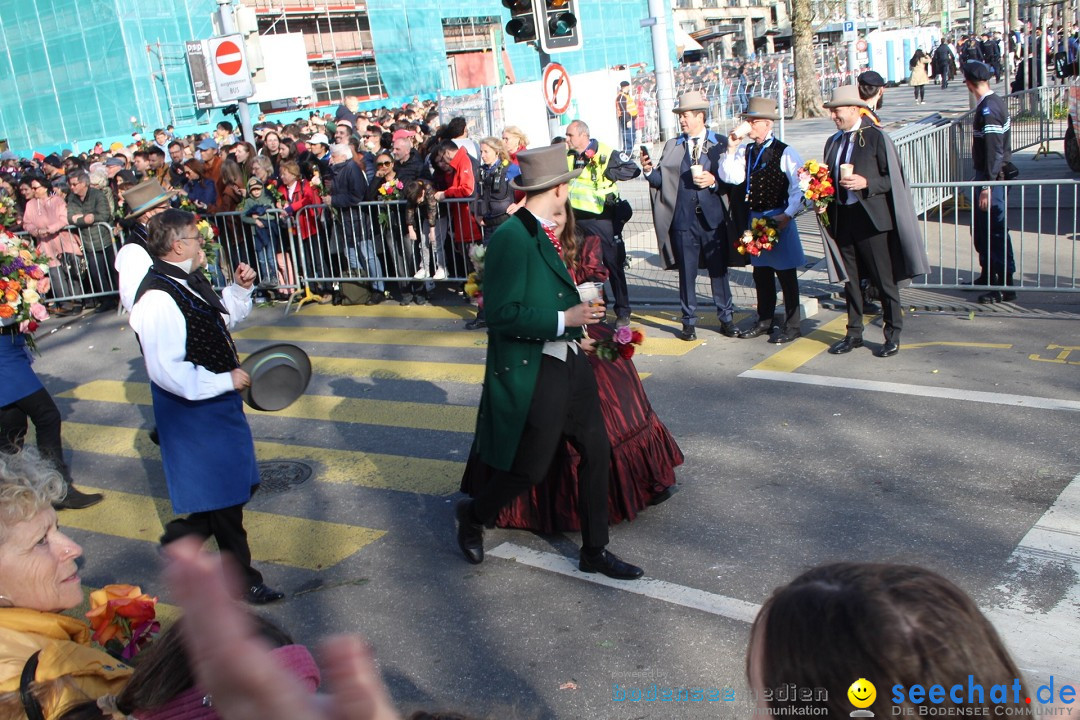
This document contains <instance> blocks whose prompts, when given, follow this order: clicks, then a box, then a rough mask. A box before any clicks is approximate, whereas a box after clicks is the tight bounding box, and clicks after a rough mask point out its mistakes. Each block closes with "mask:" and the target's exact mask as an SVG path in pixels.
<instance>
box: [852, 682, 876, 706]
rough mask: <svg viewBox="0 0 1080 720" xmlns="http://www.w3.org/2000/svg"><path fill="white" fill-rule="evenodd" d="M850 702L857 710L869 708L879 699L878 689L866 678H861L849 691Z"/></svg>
mask: <svg viewBox="0 0 1080 720" xmlns="http://www.w3.org/2000/svg"><path fill="white" fill-rule="evenodd" d="M847 696H848V700H849V701H850V702H851V704H852V705H854V706H855V707H857V708H868V707H870V706H871V705H873V704H874V700H876V699H877V688H875V687H874V683H872V682H870V681H869V680H867V679H866V678H859V679H858V680H856V681H855V682H853V683H851V687H849V688H848V691H847Z"/></svg>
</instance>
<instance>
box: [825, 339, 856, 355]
mask: <svg viewBox="0 0 1080 720" xmlns="http://www.w3.org/2000/svg"><path fill="white" fill-rule="evenodd" d="M861 347H862V338H861V337H851V336H847V337H845V338H844V339H843V340H841V341H840V342H837V343H833V345H832V347H830V348H829V354H830V355H843V354H844V353H849V352H851V351H852V350H854V349H855V348H861Z"/></svg>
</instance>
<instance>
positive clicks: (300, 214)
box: [278, 180, 322, 240]
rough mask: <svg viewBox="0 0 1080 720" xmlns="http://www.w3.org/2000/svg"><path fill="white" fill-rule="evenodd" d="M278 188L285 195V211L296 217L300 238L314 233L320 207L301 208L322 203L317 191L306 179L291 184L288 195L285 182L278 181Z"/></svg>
mask: <svg viewBox="0 0 1080 720" xmlns="http://www.w3.org/2000/svg"><path fill="white" fill-rule="evenodd" d="M278 189H279V190H281V194H282V196H284V197H285V200H286V203H287V204H286V205H285V212H287V213H288V214H289V215H293V216H295V217H296V226H297V229H298V231H299V235H300V239H301V240H306V239H308V238H309V237H311V236H312V235H314V234H315V232H316V231H317V230H318V227H319V216H320V215H321V214H322V208H321V207H319V208H313V209H309V210H302V209H301V208H306V207H308V206H310V205H322V198H320V197H319V193H317V192H315V188H313V187H311V183H309V182H308V181H307V180H297V181H296V184H295V185H294V186H293V194H292V195H291V196H290V195H289V189H288V188H287V187H285V183H279V184H278Z"/></svg>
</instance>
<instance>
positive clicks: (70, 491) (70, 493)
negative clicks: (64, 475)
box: [53, 482, 105, 510]
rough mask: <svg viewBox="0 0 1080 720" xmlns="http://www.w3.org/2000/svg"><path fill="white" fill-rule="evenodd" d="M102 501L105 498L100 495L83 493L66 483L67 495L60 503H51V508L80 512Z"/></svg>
mask: <svg viewBox="0 0 1080 720" xmlns="http://www.w3.org/2000/svg"><path fill="white" fill-rule="evenodd" d="M104 499H105V496H104V495H102V494H101V493H84V492H83V491H82V490H79V489H77V488H76V487H75V486H74V485H72V484H71V483H70V482H68V484H67V494H65V495H64V499H63V500H61V501H60V502H55V503H53V508H55V509H57V510H82V509H84V508H88V507H90V506H91V505H97V504H98V503H99V502H101V501H102V500H104Z"/></svg>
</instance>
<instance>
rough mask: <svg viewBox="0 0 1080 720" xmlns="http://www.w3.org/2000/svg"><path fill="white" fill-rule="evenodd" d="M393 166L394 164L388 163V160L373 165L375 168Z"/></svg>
mask: <svg viewBox="0 0 1080 720" xmlns="http://www.w3.org/2000/svg"><path fill="white" fill-rule="evenodd" d="M393 164H394V163H393V162H392V161H390V160H384V161H382V162H377V163H375V166H376V167H390V166H391V165H393Z"/></svg>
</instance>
